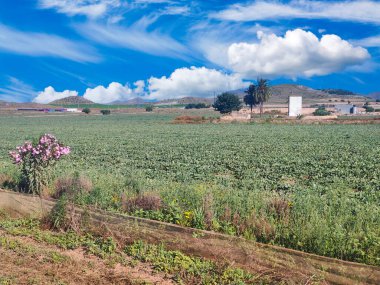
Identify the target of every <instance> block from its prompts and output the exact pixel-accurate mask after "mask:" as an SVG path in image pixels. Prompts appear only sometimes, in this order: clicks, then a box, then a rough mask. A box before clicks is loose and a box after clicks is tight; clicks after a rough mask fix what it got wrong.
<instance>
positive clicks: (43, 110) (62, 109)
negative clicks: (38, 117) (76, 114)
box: [17, 108, 67, 113]
mask: <svg viewBox="0 0 380 285" xmlns="http://www.w3.org/2000/svg"><path fill="white" fill-rule="evenodd" d="M17 111H24V112H25V111H27V112H45V113H53V112H66V111H67V110H66V109H65V108H18V109H17Z"/></svg>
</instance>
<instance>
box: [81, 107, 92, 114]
mask: <svg viewBox="0 0 380 285" xmlns="http://www.w3.org/2000/svg"><path fill="white" fill-rule="evenodd" d="M82 112H83V113H85V114H90V113H91V109H90V108H84V109H83V110H82Z"/></svg>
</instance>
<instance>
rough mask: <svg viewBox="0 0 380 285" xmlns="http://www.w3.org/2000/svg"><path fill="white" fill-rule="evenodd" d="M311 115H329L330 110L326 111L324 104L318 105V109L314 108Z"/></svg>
mask: <svg viewBox="0 0 380 285" xmlns="http://www.w3.org/2000/svg"><path fill="white" fill-rule="evenodd" d="M313 115H314V116H329V115H331V112H330V111H327V110H326V108H325V107H324V106H320V107H318V109H316V110H315V111H314V112H313Z"/></svg>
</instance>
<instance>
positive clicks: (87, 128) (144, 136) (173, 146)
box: [0, 114, 380, 265]
mask: <svg viewBox="0 0 380 285" xmlns="http://www.w3.org/2000/svg"><path fill="white" fill-rule="evenodd" d="M173 117H174V114H159V115H158V114H140V115H126V114H113V115H111V116H72V117H70V116H67V117H49V119H48V120H47V119H46V117H44V116H42V117H29V118H26V117H21V116H7V117H5V116H3V117H0V121H1V125H0V133H1V136H0V169H1V171H0V172H1V173H4V174H7V175H9V177H11V178H12V179H13V180H17V168H16V166H14V165H12V164H11V162H10V160H9V158H8V155H7V153H8V151H9V150H12V149H14V147H15V146H16V145H19V144H21V143H23V141H25V140H32V139H33V138H35V137H38V136H39V135H41V134H42V133H52V134H54V135H56V136H57V137H58V138H59V139H60V140H62V141H63V142H64V143H65V144H67V145H69V146H71V148H72V153H71V154H70V155H69V156H68V157H67V158H65V159H64V160H62V161H61V162H60V163H59V164H58V165H57V166H56V168H55V169H54V172H53V173H52V174H53V175H52V177H51V185H50V188H51V191H54V190H53V189H54V182H55V181H56V180H57V179H59V178H60V177H64V176H70V175H73V173H74V172H79V173H80V175H83V176H86V177H88V178H89V179H90V180H91V181H92V183H93V185H94V186H93V190H92V191H90V192H88V193H80V194H78V195H77V197H76V202H77V203H79V204H90V205H95V206H97V207H100V208H103V209H106V210H110V211H117V212H127V213H128V214H132V215H136V216H141V217H147V218H151V219H156V220H161V221H166V222H171V223H175V224H179V225H183V226H191V227H195V228H200V229H210V230H214V231H218V232H223V233H228V234H231V235H239V236H243V237H246V238H248V239H252V240H257V241H260V242H265V243H270V244H276V245H280V246H285V247H289V248H294V249H298V250H303V251H306V252H311V253H316V254H320V255H325V256H330V257H336V258H342V259H345V260H351V261H357V262H363V263H367V264H374V265H379V264H380V260H379V256H380V219H379V216H380V206H379V205H380V167H379V165H380V128H379V126H378V125H272V124H213V123H207V124H195V125H177V124H172V123H171V122H172V120H173ZM0 183H1V181H0ZM8 184H11V183H8ZM156 196H159V198H157V197H156ZM136 197H156V199H160V201H161V202H160V203H158V204H157V207H151V208H149V207H148V208H147V207H146V206H142V207H139V205H137V204H138V203H137V201H138V200H136V199H137V198H136ZM131 201H134V204H133V205H132V206H131V205H130V204H131Z"/></svg>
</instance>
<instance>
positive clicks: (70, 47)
mask: <svg viewBox="0 0 380 285" xmlns="http://www.w3.org/2000/svg"><path fill="white" fill-rule="evenodd" d="M0 50H5V51H8V52H12V53H17V54H23V55H29V56H51V57H61V58H65V59H70V60H73V61H78V62H95V61H98V60H99V58H98V56H97V55H96V53H95V52H94V50H93V49H92V48H90V47H89V46H87V45H84V44H80V43H75V42H73V41H70V40H67V39H65V38H62V37H59V36H55V35H49V34H43V33H31V32H22V31H17V30H15V29H12V28H9V27H7V26H5V25H2V24H0Z"/></svg>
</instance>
